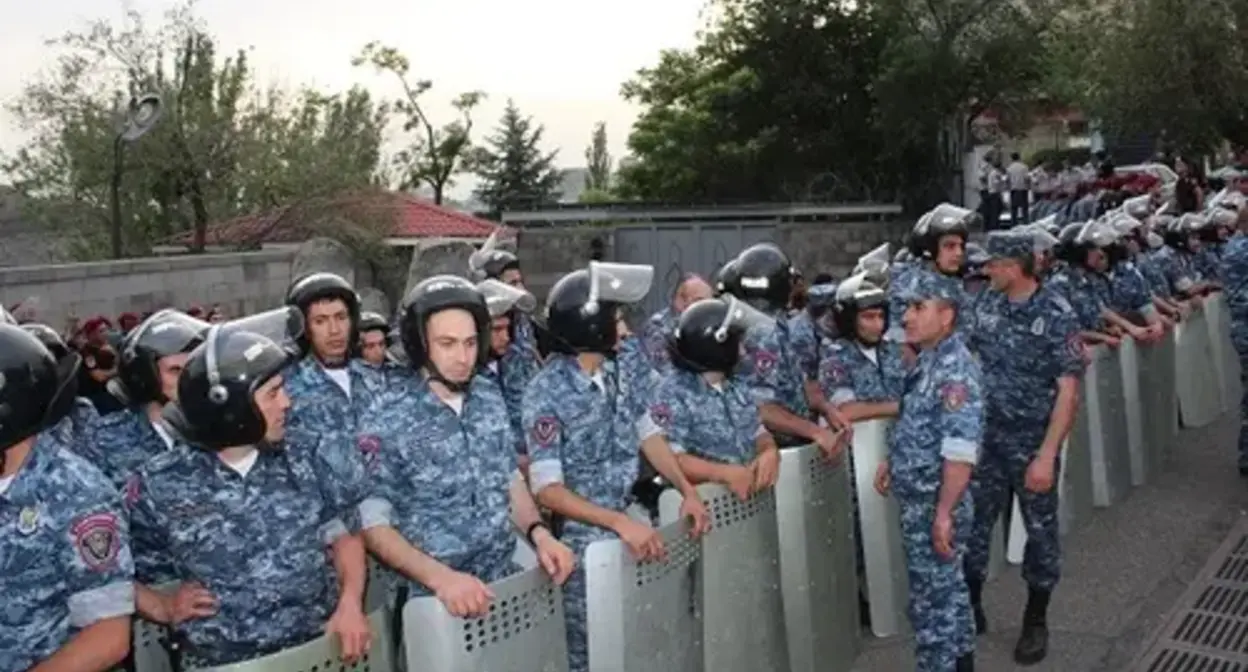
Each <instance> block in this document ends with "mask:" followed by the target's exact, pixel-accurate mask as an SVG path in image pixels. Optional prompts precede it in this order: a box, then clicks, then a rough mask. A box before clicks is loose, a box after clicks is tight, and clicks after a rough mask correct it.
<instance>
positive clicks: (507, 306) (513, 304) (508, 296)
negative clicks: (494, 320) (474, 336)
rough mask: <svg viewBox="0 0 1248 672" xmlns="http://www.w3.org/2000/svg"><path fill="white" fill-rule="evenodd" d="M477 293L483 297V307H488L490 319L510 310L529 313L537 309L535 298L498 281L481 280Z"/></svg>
mask: <svg viewBox="0 0 1248 672" xmlns="http://www.w3.org/2000/svg"><path fill="white" fill-rule="evenodd" d="M477 291H479V292H481V295H482V296H484V297H485V305H486V306H487V307H489V310H490V317H499V316H501V315H506V314H507V313H509V312H511V311H512V310H519V311H520V312H522V313H531V312H533V311H534V310H536V309H537V298H536V297H534V296H533V295H532V294H530V293H528V292H526V291H524V290H523V289H520V288H518V287H512V286H511V285H509V284H507V283H505V282H501V281H498V280H494V279H490V280H482V281H481V282H479V283H477Z"/></svg>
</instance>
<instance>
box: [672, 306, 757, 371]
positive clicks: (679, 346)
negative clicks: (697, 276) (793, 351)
mask: <svg viewBox="0 0 1248 672" xmlns="http://www.w3.org/2000/svg"><path fill="white" fill-rule="evenodd" d="M774 323H775V321H774V320H773V319H772V318H770V317H767V316H766V315H764V314H762V313H760V312H759V311H757V310H755V309H754V308H751V307H750V306H749V305H747V304H746V303H745V302H743V301H739V300H737V298H736V297H734V296H731V295H729V296H725V297H723V298H718V299H702V300H701V301H697V302H695V303H693V304H692V305H690V306H689V307H688V308H686V309H685V312H683V313H681V314H680V319H679V320H677V322H676V330H675V331H674V332H673V333H672V337H671V340H670V342H669V350H670V352H671V354H672V363H673V364H674V365H676V366H678V367H680V368H682V369H685V370H687V371H695V372H698V373H702V372H705V371H716V372H719V373H723V374H731V373H732V372H733V370H734V369H736V368H737V362H738V361H739V360H740V359H741V339H742V338H744V337H745V332H746V331H747V330H748V329H750V328H752V327H755V326H758V325H765V324H774Z"/></svg>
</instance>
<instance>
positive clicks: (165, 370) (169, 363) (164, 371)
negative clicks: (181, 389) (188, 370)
mask: <svg viewBox="0 0 1248 672" xmlns="http://www.w3.org/2000/svg"><path fill="white" fill-rule="evenodd" d="M187 357H190V354H189V353H178V354H176V355H169V356H168V357H161V358H160V360H159V361H157V362H156V370H157V372H159V374H160V392H161V394H163V395H165V398H166V399H168V400H169V401H177V400H178V376H180V375H182V367H184V366H186V358H187Z"/></svg>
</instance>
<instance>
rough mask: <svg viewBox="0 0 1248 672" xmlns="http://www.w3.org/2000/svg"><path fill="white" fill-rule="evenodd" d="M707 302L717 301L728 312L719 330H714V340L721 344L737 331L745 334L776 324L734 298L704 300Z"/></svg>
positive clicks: (760, 312) (763, 314)
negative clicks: (724, 306) (726, 308)
mask: <svg viewBox="0 0 1248 672" xmlns="http://www.w3.org/2000/svg"><path fill="white" fill-rule="evenodd" d="M706 300H707V301H719V302H720V303H723V304H726V305H727V306H728V310H727V311H726V312H725V313H724V321H723V322H722V323H720V325H719V328H718V329H716V330H715V340H716V341H719V342H720V343H723V342H724V341H727V340H728V336H729V335H730V334H731V333H732V332H733V331H734V330H738V331H740V332H741V333H745V332H746V331H749V330H750V329H753V328H755V327H759V326H771V325H774V324H775V323H776V321H775V320H774V319H772V318H771V317H768V316H767V315H766V314H765V313H763V312H762V311H759V310H757V309H756V308H754V307H753V306H750V305H749V304H747V303H745V302H744V301H740V300H738V299H737V297H735V296H725V297H722V298H719V299H706Z"/></svg>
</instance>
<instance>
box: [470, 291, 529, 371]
mask: <svg viewBox="0 0 1248 672" xmlns="http://www.w3.org/2000/svg"><path fill="white" fill-rule="evenodd" d="M477 291H479V292H481V296H483V297H484V298H485V304H486V307H487V308H489V312H490V321H491V325H490V342H489V356H490V358H491V359H498V358H500V357H502V355H503V352H502V351H501V349H502V348H503V347H504V346H503V345H502V342H501V341H500V342H499V343H498V344H497V345H496V344H495V342H494V337H495V335H496V333H495V332H498V334H501V333H502V330H503V329H505V330H506V334H507V340H506V343H508V344H510V343H512V342H513V341H515V340H516V328H517V327H518V326H519V321H520V313H524V314H526V315H528V314H531V313H532V312H533V311H534V310H536V309H537V299H536V298H535V297H534V296H533V295H532V294H530V293H529V292H528V291H527V290H524V289H521V288H520V287H516V286H514V285H509V284H507V283H504V282H503V281H501V280H495V279H492V278H491V279H488V280H482V281H481V282H479V283H477ZM500 338H501V336H500Z"/></svg>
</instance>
